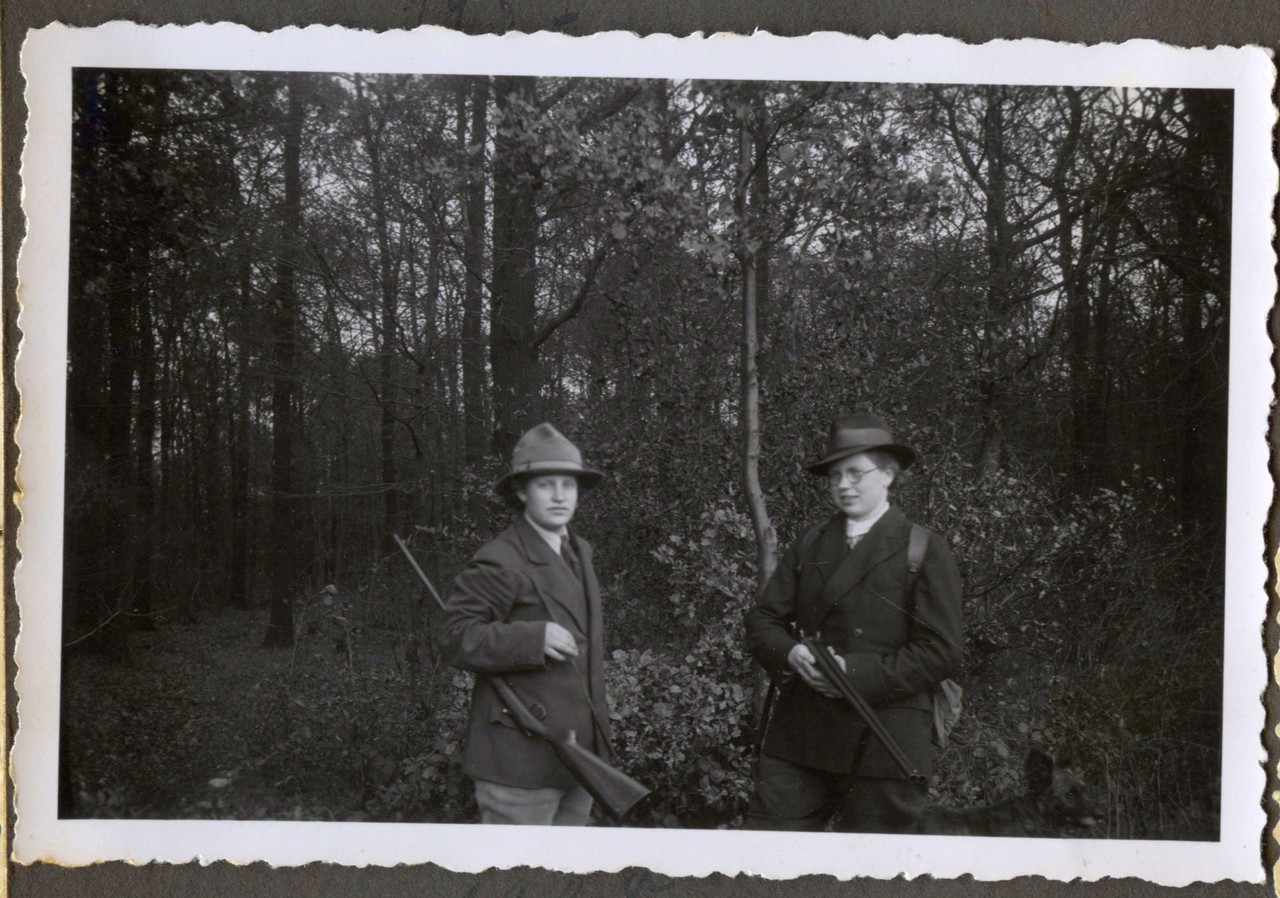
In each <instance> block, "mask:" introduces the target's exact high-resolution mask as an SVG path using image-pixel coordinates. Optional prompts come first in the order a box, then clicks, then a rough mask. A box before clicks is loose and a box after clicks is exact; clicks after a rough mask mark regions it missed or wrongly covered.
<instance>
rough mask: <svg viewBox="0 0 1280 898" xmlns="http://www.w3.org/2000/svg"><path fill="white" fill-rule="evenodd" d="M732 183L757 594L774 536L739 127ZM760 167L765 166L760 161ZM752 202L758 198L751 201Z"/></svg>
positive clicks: (745, 160) (745, 146)
mask: <svg viewBox="0 0 1280 898" xmlns="http://www.w3.org/2000/svg"><path fill="white" fill-rule="evenodd" d="M738 142H739V146H738V183H737V191H736V195H735V197H734V212H735V214H736V216H737V219H738V226H739V229H740V232H741V235H742V237H741V240H742V243H741V246H740V247H739V250H738V252H739V257H740V259H741V261H742V343H741V365H742V371H741V379H742V383H741V389H742V480H743V487H744V491H745V493H746V497H747V507H748V509H749V511H750V514H751V526H752V529H753V530H754V531H755V536H756V583H757V585H758V586H759V588H761V589H763V588H764V586H765V584H766V583H768V582H769V578H770V577H771V576H773V569H774V567H775V566H776V565H777V537H776V535H775V534H774V532H773V525H772V523H771V522H770V520H769V511H768V509H767V508H766V506H765V500H764V491H763V490H762V489H761V487H760V369H759V365H758V364H757V354H758V352H759V345H760V344H759V335H758V333H757V312H758V309H759V301H760V293H759V287H760V284H759V280H758V277H757V270H756V247H757V245H758V243H759V241H758V240H757V239H755V238H754V237H753V235H752V229H751V226H750V225H751V218H752V217H753V216H752V215H751V214H750V212H751V211H756V212H763V210H749V208H748V202H747V195H748V191H749V190H750V187H751V180H752V174H751V173H752V162H753V159H754V153H753V140H752V137H751V129H750V128H749V127H748V126H747V123H746V122H743V123H742V125H741V126H740V127H739V132H738ZM760 164H761V165H763V164H765V163H764V160H761V162H760ZM757 199H758V198H757Z"/></svg>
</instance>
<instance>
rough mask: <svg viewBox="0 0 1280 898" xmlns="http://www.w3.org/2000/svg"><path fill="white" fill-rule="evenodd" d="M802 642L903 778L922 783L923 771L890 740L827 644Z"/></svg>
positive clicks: (815, 641) (890, 734)
mask: <svg viewBox="0 0 1280 898" xmlns="http://www.w3.org/2000/svg"><path fill="white" fill-rule="evenodd" d="M803 642H804V645H805V646H806V647H807V648H808V649H809V653H810V654H812V655H813V657H814V663H815V664H817V666H818V670H819V671H820V672H821V673H822V675H823V676H824V677H826V678H827V681H828V682H829V683H831V685H832V686H834V687H835V688H836V690H837V691H838V692H839V693H840V695H841V696H842V697H843V698H844V700H845V701H846V702H848V703H849V704H850V705H852V706H853V710H855V711H857V712H858V715H859V716H860V717H861V718H862V719H863V721H865V722H866V724H867V727H868V728H869V729H870V730H871V732H872V733H873V734H874V735H875V737H876V738H877V739H879V740H880V744H881V745H883V746H884V747H885V751H887V752H888V753H889V756H890V757H891V758H893V760H894V763H896V764H897V765H898V767H900V768H901V769H902V772H903V773H904V774H906V776H907V779H910V780H914V781H916V782H924V780H925V777H924V774H922V773H920V771H918V770H916V768H915V767H914V766H913V765H912V763H911V759H910V758H908V757H907V753H906V752H904V751H903V750H902V746H901V745H899V744H898V740H897V739H894V738H893V734H892V733H890V732H889V731H888V730H887V729H885V725H884V724H883V723H882V722H881V721H880V718H879V717H877V716H876V712H875V711H873V710H872V708H871V705H870V704H869V703H868V702H867V700H866V699H865V698H863V696H862V693H860V692H859V691H858V690H857V689H856V688H855V687H854V685H853V683H852V682H851V681H850V680H849V675H848V674H847V673H845V671H844V670H843V669H842V668H841V667H840V665H839V664H837V663H836V661H835V658H833V657H832V656H831V654H830V653H829V652H828V651H827V647H826V646H824V645H823V644H822V643H820V642H818V640H816V639H808V638H806V639H804V640H803Z"/></svg>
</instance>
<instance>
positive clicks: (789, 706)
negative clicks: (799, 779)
mask: <svg viewBox="0 0 1280 898" xmlns="http://www.w3.org/2000/svg"><path fill="white" fill-rule="evenodd" d="M910 531H911V522H910V521H908V520H907V518H906V516H905V515H903V513H902V512H901V511H898V510H897V509H896V508H894V507H892V506H890V508H889V510H888V511H886V512H885V513H884V515H883V516H882V517H881V518H880V519H879V520H878V521H876V523H875V524H874V525H873V526H872V528H871V530H870V531H868V532H867V533H866V535H864V536H863V537H862V539H861V540H859V541H858V543H857V545H856V546H855V547H854V548H853V549H850V548H849V547H848V542H847V541H846V538H845V518H844V516H843V515H837V516H836V517H834V518H832V519H831V520H830V521H828V522H827V523H826V524H824V525H822V528H821V530H820V532H819V533H818V535H817V538H816V539H814V540H812V542H811V544H810V546H809V549H808V551H807V552H806V553H805V554H806V555H807V557H805V558H801V557H799V556H800V553H801V543H803V542H805V540H804V538H803V537H802V538H801V539H799V540H797V541H796V542H795V543H793V544H792V545H791V547H790V548H789V549H788V550H787V551H786V553H785V554H784V555H783V557H782V559H781V561H780V562H779V564H778V567H777V569H776V570H775V571H774V574H773V577H772V578H771V579H770V580H769V583H768V585H767V586H766V587H765V588H764V591H763V592H762V593H761V595H760V600H759V602H758V603H757V605H756V607H755V608H753V609H752V610H751V611H749V612H748V613H747V620H746V623H747V645H748V647H749V648H750V650H751V653H752V655H754V656H755V658H756V660H757V661H759V662H760V664H761V665H763V666H764V668H765V669H766V670H768V671H769V672H770V674H772V675H773V676H774V679H775V682H779V683H780V684H781V685H780V689H779V693H778V698H777V701H776V704H775V707H774V710H773V714H772V716H771V718H770V720H769V723H768V727H769V729H768V732H767V733H766V735H765V740H764V747H763V750H764V753H765V754H767V755H772V756H774V757H777V758H782V759H783V760H786V761H791V762H792V763H795V764H801V765H804V766H806V767H813V768H817V769H820V770H827V771H832V772H836V773H853V774H855V775H857V776H868V777H888V778H901V777H903V775H904V774H903V773H902V771H901V769H900V768H899V767H898V766H897V765H896V764H895V763H894V762H893V760H892V758H891V757H890V755H889V754H888V752H886V751H885V750H884V749H883V747H881V745H880V744H879V742H878V741H876V740H875V738H874V737H873V736H871V734H870V733H869V732H868V731H867V730H866V727H865V725H864V724H863V722H862V719H861V718H860V717H859V716H858V714H857V712H856V711H854V710H853V709H852V708H851V707H850V706H849V705H847V704H846V703H845V702H844V701H843V700H840V699H830V698H826V697H825V696H823V695H820V694H819V693H818V692H815V691H814V690H813V689H811V688H809V687H808V686H807V685H805V683H804V681H803V680H801V679H800V677H799V676H798V675H796V674H795V672H794V671H793V670H792V669H791V667H790V666H789V665H788V664H787V654H788V653H789V652H790V651H791V649H792V647H793V646H795V644H796V642H797V638H796V635H795V634H796V630H797V629H798V630H800V631H802V632H803V633H804V634H805V635H806V636H817V637H818V638H819V639H820V640H821V641H822V642H824V643H826V644H827V645H829V646H831V647H832V648H834V649H835V651H836V652H837V653H838V654H839V655H841V656H842V657H843V658H844V660H845V664H846V666H847V670H848V673H849V676H850V678H851V680H852V682H853V685H854V686H855V687H856V688H857V690H858V691H859V692H860V693H861V694H862V695H863V697H864V698H866V700H867V701H868V702H869V703H870V704H871V705H872V706H873V707H874V708H875V710H876V713H877V715H878V716H879V718H880V720H881V721H882V722H883V723H884V725H885V728H886V729H887V730H888V731H889V732H890V734H892V735H893V737H894V738H895V739H896V740H897V741H898V743H899V744H900V745H901V746H902V749H903V751H904V753H905V754H906V755H907V757H908V758H909V759H910V760H911V762H912V763H913V764H914V765H915V767H916V769H917V770H919V771H920V772H921V773H923V774H924V775H926V776H930V775H932V771H933V750H932V745H931V739H930V733H931V727H932V714H931V704H930V696H929V690H930V688H931V687H932V686H934V685H935V684H936V683H939V682H941V681H942V680H944V679H946V678H947V677H948V676H950V675H951V674H952V673H953V672H954V671H955V670H956V669H957V668H958V667H959V665H960V661H961V655H962V651H963V628H962V622H961V609H960V576H959V573H958V572H957V570H956V564H955V559H954V557H953V556H952V554H951V549H950V547H949V546H948V545H947V543H946V540H944V539H943V538H942V537H940V536H938V535H937V534H936V533H932V532H930V533H929V545H928V551H927V552H926V554H925V559H924V564H923V566H922V568H921V570H920V573H919V574H918V575H917V577H916V578H915V582H914V588H913V589H912V594H911V595H908V594H907V587H908V579H909V578H908V573H907V542H908V538H909V535H910Z"/></svg>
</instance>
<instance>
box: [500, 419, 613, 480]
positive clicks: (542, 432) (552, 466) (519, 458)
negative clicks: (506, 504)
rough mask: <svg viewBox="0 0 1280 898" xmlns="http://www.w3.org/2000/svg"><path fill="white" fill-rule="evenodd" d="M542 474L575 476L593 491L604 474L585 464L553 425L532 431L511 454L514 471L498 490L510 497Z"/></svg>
mask: <svg viewBox="0 0 1280 898" xmlns="http://www.w3.org/2000/svg"><path fill="white" fill-rule="evenodd" d="M539 474H572V475H573V476H574V477H576V478H578V483H579V484H581V485H582V486H583V487H584V488H586V489H590V488H591V487H593V486H595V485H596V484H597V483H599V482H600V479H601V478H602V477H604V474H602V473H600V472H599V471H597V470H596V469H595V468H589V467H587V466H586V465H584V464H583V463H582V453H581V452H579V451H578V447H577V446H575V445H573V443H571V442H569V440H568V438H566V437H565V435H564V434H562V433H561V432H560V431H558V430H556V429H555V428H554V427H552V426H551V425H550V424H539V425H538V426H537V427H534V428H532V429H530V430H529V431H528V432H527V433H526V434H525V435H524V436H522V437H520V440H519V441H518V442H517V443H516V448H515V449H514V450H512V452H511V470H510V472H508V473H506V474H504V475H502V477H501V479H499V480H498V482H497V484H495V486H494V489H495V490H497V492H498V495H500V496H507V495H510V494H511V493H512V492H514V491H515V489H516V487H517V486H519V484H520V483H521V482H522V481H523V480H525V479H526V478H529V477H536V476H538V475H539Z"/></svg>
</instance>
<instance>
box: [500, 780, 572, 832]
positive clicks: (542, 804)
mask: <svg viewBox="0 0 1280 898" xmlns="http://www.w3.org/2000/svg"><path fill="white" fill-rule="evenodd" d="M476 804H478V805H479V806H480V822H481V823H508V824H509V823H521V824H533V825H541V826H586V825H587V824H588V823H589V822H590V821H591V804H592V800H591V795H590V793H588V792H587V790H586V789H584V788H582V787H581V786H574V787H573V788H572V789H522V788H520V787H519V786H504V785H502V784H501V783H494V782H490V781H489V780H476Z"/></svg>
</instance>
